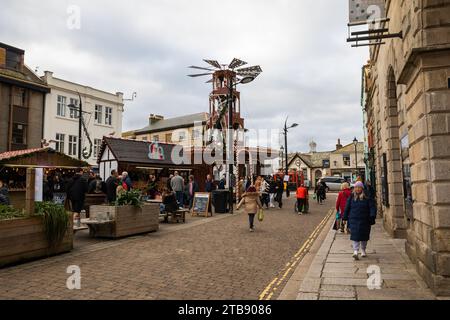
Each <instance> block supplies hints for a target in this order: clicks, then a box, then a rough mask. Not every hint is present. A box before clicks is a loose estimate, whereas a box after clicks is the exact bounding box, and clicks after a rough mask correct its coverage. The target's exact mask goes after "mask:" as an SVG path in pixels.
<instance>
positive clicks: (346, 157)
mask: <svg viewBox="0 0 450 320" xmlns="http://www.w3.org/2000/svg"><path fill="white" fill-rule="evenodd" d="M342 160H343V161H344V166H346V167H350V166H351V162H350V161H351V160H350V154H348V153H346V154H343V155H342Z"/></svg>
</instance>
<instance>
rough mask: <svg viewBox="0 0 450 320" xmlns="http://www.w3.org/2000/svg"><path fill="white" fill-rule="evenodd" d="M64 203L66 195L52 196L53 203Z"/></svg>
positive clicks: (57, 194)
mask: <svg viewBox="0 0 450 320" xmlns="http://www.w3.org/2000/svg"><path fill="white" fill-rule="evenodd" d="M65 202H66V194H65V193H62V192H61V193H60V192H58V193H54V194H53V203H56V204H61V205H63V204H64V203H65Z"/></svg>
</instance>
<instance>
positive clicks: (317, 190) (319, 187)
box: [314, 180, 325, 205]
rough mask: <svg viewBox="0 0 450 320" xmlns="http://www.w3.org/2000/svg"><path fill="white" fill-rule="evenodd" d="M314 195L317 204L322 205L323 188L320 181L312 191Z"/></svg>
mask: <svg viewBox="0 0 450 320" xmlns="http://www.w3.org/2000/svg"><path fill="white" fill-rule="evenodd" d="M314 193H315V194H316V199H317V203H318V204H320V205H322V204H323V200H324V198H325V197H324V193H325V187H324V185H323V183H322V180H319V181H318V182H317V183H316V187H315V189H314Z"/></svg>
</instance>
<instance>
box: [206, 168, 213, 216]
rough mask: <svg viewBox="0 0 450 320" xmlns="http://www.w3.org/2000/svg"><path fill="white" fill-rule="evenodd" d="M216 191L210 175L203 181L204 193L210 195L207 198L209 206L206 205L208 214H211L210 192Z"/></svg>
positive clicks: (211, 201) (211, 200)
mask: <svg viewBox="0 0 450 320" xmlns="http://www.w3.org/2000/svg"><path fill="white" fill-rule="evenodd" d="M215 190H216V184H215V183H214V180H213V178H212V176H211V175H210V174H208V175H207V176H206V181H205V191H206V192H208V193H209V194H210V196H209V204H208V213H211V214H212V205H213V199H212V192H213V191H215Z"/></svg>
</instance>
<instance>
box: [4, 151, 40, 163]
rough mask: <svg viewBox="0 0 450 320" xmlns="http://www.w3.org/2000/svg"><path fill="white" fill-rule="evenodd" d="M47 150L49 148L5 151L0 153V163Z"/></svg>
mask: <svg viewBox="0 0 450 320" xmlns="http://www.w3.org/2000/svg"><path fill="white" fill-rule="evenodd" d="M48 149H49V148H35V149H26V150H16V151H7V152H3V153H0V161H4V160H11V159H15V158H19V157H21V156H25V155H29V154H31V153H37V152H44V151H47V150H48Z"/></svg>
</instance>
